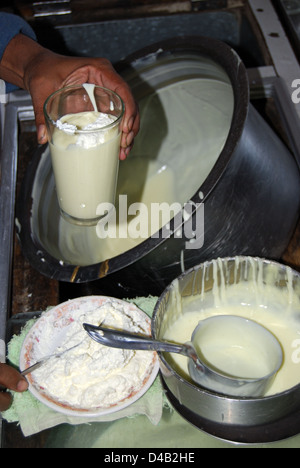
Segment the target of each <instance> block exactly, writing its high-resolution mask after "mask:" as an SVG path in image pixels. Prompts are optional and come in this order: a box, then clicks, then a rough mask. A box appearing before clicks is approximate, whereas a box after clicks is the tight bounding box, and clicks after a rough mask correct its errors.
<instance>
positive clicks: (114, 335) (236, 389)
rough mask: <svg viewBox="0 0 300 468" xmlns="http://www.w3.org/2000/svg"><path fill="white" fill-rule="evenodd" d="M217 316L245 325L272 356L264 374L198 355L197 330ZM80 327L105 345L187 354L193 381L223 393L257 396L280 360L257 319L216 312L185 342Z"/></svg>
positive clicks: (272, 339)
mask: <svg viewBox="0 0 300 468" xmlns="http://www.w3.org/2000/svg"><path fill="white" fill-rule="evenodd" d="M220 319H221V320H222V321H223V322H224V323H225V322H227V323H226V325H227V326H228V325H229V326H231V325H232V326H235V325H237V324H238V325H239V326H241V325H242V326H244V327H246V328H245V331H247V332H248V333H250V332H251V333H253V336H254V337H258V339H259V341H260V345H261V346H262V347H263V352H264V354H266V356H271V359H269V361H270V363H269V367H270V368H269V372H268V373H267V375H265V376H263V377H260V378H245V377H241V378H240V377H236V376H231V375H227V374H226V373H222V372H220V371H219V370H217V369H214V368H212V367H210V366H209V364H208V363H207V362H204V359H202V358H201V359H200V357H199V355H198V354H197V352H196V346H195V342H196V341H197V340H198V336H199V334H200V336H201V333H202V332H203V330H204V328H203V326H204V325H205V326H207V325H208V326H209V327H210V328H211V327H213V326H215V325H216V323H217V322H216V321H219V320H220ZM214 322H215V323H214ZM219 325H220V322H219ZM222 325H223V324H222ZM83 327H84V329H85V330H86V332H87V333H88V334H89V336H90V337H91V338H92V339H93V340H95V341H97V342H98V343H100V344H102V345H105V346H110V347H113V348H122V349H134V350H146V351H162V352H168V353H177V354H182V355H184V356H186V357H188V369H189V373H190V376H191V378H192V380H193V381H194V382H195V383H197V384H198V385H200V386H201V387H204V388H205V389H209V390H212V391H215V392H218V393H222V394H225V395H231V396H237V397H238V396H242V397H258V396H262V395H264V394H265V393H266V391H267V389H268V388H269V386H270V385H271V383H272V381H273V379H274V377H275V375H276V373H277V371H278V370H279V368H280V367H281V365H282V361H283V354H282V349H281V346H280V344H279V343H278V341H277V339H276V338H275V337H274V335H272V333H270V332H269V331H268V330H266V329H265V328H264V327H262V326H261V325H259V324H257V323H256V322H253V321H251V320H248V319H244V318H242V317H237V316H217V317H211V318H208V319H205V320H202V321H201V322H199V325H198V326H197V327H196V329H195V331H194V333H193V335H192V341H191V342H187V343H184V344H176V343H170V342H167V341H158V340H155V339H152V338H151V337H149V336H142V335H137V334H132V333H128V332H125V331H119V330H113V329H108V328H105V327H102V326H95V325H91V324H87V323H84V324H83ZM204 331H205V330H204ZM205 332H206V331H205Z"/></svg>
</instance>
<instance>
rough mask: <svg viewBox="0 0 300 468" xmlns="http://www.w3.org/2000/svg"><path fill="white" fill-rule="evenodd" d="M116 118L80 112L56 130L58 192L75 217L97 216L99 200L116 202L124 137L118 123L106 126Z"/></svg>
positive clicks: (53, 145)
mask: <svg viewBox="0 0 300 468" xmlns="http://www.w3.org/2000/svg"><path fill="white" fill-rule="evenodd" d="M115 120H116V118H115V116H113V115H109V114H103V113H100V112H95V111H94V112H80V113H77V114H68V115H65V116H64V117H62V118H61V119H60V121H59V123H58V125H57V128H56V129H55V130H54V133H53V138H52V142H51V143H50V148H51V157H52V165H53V171H54V174H55V181H56V189H57V195H58V199H59V204H60V207H61V209H62V210H63V211H64V212H65V213H66V214H67V215H69V216H72V217H73V218H77V219H94V218H96V216H97V215H96V211H97V206H98V205H99V203H102V202H103V203H106V202H109V203H112V202H113V201H114V194H115V189H116V183H117V174H118V164H119V148H120V137H121V136H120V132H119V128H118V126H115V127H114V126H112V127H108V128H105V127H107V126H109V125H110V124H112V123H113V122H114V121H115ZM101 128H103V131H101V130H100V131H99V129H101Z"/></svg>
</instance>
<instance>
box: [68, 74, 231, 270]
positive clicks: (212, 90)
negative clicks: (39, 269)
mask: <svg viewBox="0 0 300 468" xmlns="http://www.w3.org/2000/svg"><path fill="white" fill-rule="evenodd" d="M233 104H234V99H233V92H232V88H231V86H230V85H229V84H227V83H224V82H221V81H217V80H213V79H202V78H199V79H196V78H195V79H191V80H185V81H181V82H178V83H172V84H170V85H167V86H165V87H163V88H161V89H159V90H157V92H154V93H150V94H147V95H146V97H144V98H143V99H141V100H140V101H139V107H140V114H141V128H140V132H139V134H138V136H137V138H136V139H135V143H134V146H133V149H132V151H131V154H130V156H129V157H128V158H127V160H126V161H122V162H121V164H120V171H119V179H118V185H117V196H116V208H117V216H116V223H117V233H118V232H122V233H124V232H126V231H127V232H128V236H123V237H122V236H118V237H117V238H115V237H110V238H105V239H99V238H98V237H97V233H96V230H95V229H94V228H92V229H90V228H85V229H84V230H83V229H82V228H77V227H76V226H71V225H69V224H68V223H66V222H64V220H61V222H60V228H59V246H60V251H61V258H62V260H66V261H67V262H68V263H73V264H77V265H90V264H92V263H98V262H100V261H103V260H106V259H108V258H112V257H115V256H117V255H119V254H121V253H123V252H126V251H127V250H129V249H131V248H133V247H135V246H137V245H138V244H140V243H141V242H143V241H144V240H145V237H143V236H141V237H137V238H132V237H131V236H130V232H129V230H128V228H129V224H130V223H131V222H138V221H139V219H140V222H141V224H144V225H145V224H148V226H149V232H148V235H149V236H150V235H152V234H153V233H154V232H156V230H158V229H155V225H153V224H152V222H151V218H150V217H148V218H147V219H145V211H147V212H148V213H150V211H151V204H152V203H163V202H166V203H168V204H172V203H179V204H181V206H183V204H184V203H186V202H188V201H189V200H190V199H191V198H192V197H193V196H194V195H195V193H197V191H198V190H199V187H200V186H201V184H202V183H203V181H204V180H205V179H206V177H207V175H208V174H209V172H210V171H211V169H212V168H213V166H214V164H215V162H216V160H217V159H218V157H219V154H220V152H221V151H222V149H223V147H224V144H225V141H226V138H227V136H228V132H229V129H230V125H231V118H232V112H233ZM98 172H99V171H98ZM119 195H127V197H128V206H130V205H131V204H132V203H141V204H143V205H145V207H146V210H145V211H143V212H142V213H138V214H137V215H129V216H128V218H127V219H123V220H122V219H121V220H120V219H119V208H120V207H119V206H118V201H119ZM199 201H200V199H199ZM171 217H173V216H171ZM138 218H139V219H138ZM168 221H169V219H168V220H167V221H166V222H168ZM160 227H162V224H161V225H160V226H158V228H160Z"/></svg>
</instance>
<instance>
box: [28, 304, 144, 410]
mask: <svg viewBox="0 0 300 468" xmlns="http://www.w3.org/2000/svg"><path fill="white" fill-rule="evenodd" d="M64 320H66V321H67V322H64ZM84 322H86V323H91V324H93V325H99V324H102V325H103V326H106V327H112V328H116V329H121V330H128V331H132V332H133V333H143V334H147V333H149V322H147V320H146V318H145V317H144V316H142V315H141V313H138V312H136V311H135V310H132V309H130V312H129V311H128V309H126V307H125V306H123V305H122V304H120V303H119V302H117V301H114V300H111V301H107V302H105V303H103V305H102V306H96V307H95V306H93V305H92V304H91V303H89V302H88V301H83V302H82V305H81V306H80V310H79V311H78V310H76V313H74V314H72V315H71V318H70V317H66V319H64V317H63V316H62V317H61V319H59V320H50V318H49V319H48V320H46V319H45V320H44V321H43V326H42V327H41V329H40V330H39V331H38V340H36V341H35V344H34V347H33V349H32V353H31V362H36V361H38V360H39V359H41V358H42V357H44V356H47V355H49V354H52V353H53V352H55V353H58V352H61V351H64V350H68V349H70V351H68V352H66V353H65V354H64V355H63V356H61V357H60V358H55V357H53V358H51V359H50V360H49V361H47V362H46V363H45V364H44V365H43V366H41V367H40V368H39V369H37V370H36V371H35V372H34V373H33V374H32V377H33V380H34V385H35V387H40V388H42V389H43V392H44V393H45V394H46V395H48V396H49V397H50V398H53V399H54V400H55V401H58V402H60V403H62V404H67V405H68V406H71V407H74V408H86V409H91V408H109V407H111V406H113V405H116V404H117V403H119V402H121V401H123V400H124V399H126V398H128V397H129V396H130V395H132V394H135V393H136V392H137V391H139V390H140V388H141V387H142V385H143V383H144V381H145V379H146V378H147V377H148V373H149V369H151V363H152V361H153V353H151V352H148V351H132V350H122V349H114V348H110V347H107V346H103V345H100V344H99V343H97V342H96V341H94V340H92V339H91V338H90V337H89V336H88V334H87V333H86V332H85V330H84V329H83V326H82V324H83V323H84ZM54 337H56V340H57V342H58V343H59V346H58V347H57V345H56V343H55V342H54V341H53V340H54ZM75 345H77V347H75V348H73V349H71V348H72V347H74V346H75Z"/></svg>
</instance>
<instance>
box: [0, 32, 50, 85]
mask: <svg viewBox="0 0 300 468" xmlns="http://www.w3.org/2000/svg"><path fill="white" fill-rule="evenodd" d="M44 50H45V49H44V48H43V47H42V46H41V45H39V44H38V43H37V42H35V41H34V40H32V39H31V38H29V37H27V36H25V35H23V34H18V35H17V36H15V37H14V38H13V39H12V40H11V41H10V42H9V44H8V45H7V47H6V49H5V51H4V54H3V56H2V59H1V62H0V78H1V79H3V80H5V81H6V82H8V83H12V84H14V85H16V86H18V87H20V88H23V89H26V83H25V79H24V78H25V75H26V70H28V69H30V67H31V66H32V65H33V64H34V63H35V62H36V61H37V60H39V59H40V57H41V56H42V55H43V53H44Z"/></svg>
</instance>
